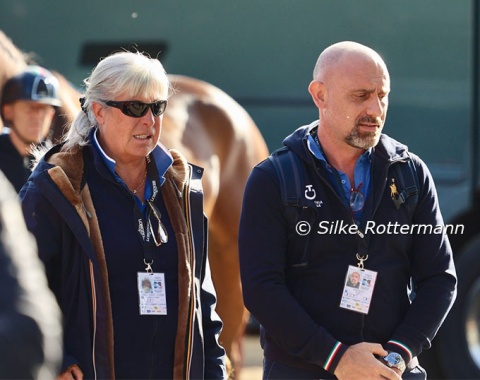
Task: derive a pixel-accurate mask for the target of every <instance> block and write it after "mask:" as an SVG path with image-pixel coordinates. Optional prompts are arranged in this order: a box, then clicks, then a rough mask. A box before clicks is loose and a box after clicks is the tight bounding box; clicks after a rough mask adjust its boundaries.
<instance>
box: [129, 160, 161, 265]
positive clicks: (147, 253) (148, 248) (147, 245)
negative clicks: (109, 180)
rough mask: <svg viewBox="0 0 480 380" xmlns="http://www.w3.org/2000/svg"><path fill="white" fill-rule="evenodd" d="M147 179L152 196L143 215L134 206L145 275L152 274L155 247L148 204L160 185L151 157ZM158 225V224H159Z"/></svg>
mask: <svg viewBox="0 0 480 380" xmlns="http://www.w3.org/2000/svg"><path fill="white" fill-rule="evenodd" d="M146 159H147V179H149V180H150V181H151V184H152V195H151V197H150V198H149V199H147V200H146V202H147V209H146V212H145V215H144V213H142V211H141V210H140V208H139V207H138V205H137V203H136V202H135V204H134V208H133V210H134V215H135V219H136V224H137V225H138V227H137V228H138V230H137V231H138V233H139V235H140V237H141V239H142V247H143V256H144V258H143V262H144V264H145V265H146V267H145V271H146V272H147V273H153V269H152V264H153V252H154V251H155V248H156V247H157V246H156V245H155V244H154V242H153V241H152V240H153V235H152V234H153V228H152V225H151V218H152V216H153V215H152V213H153V211H152V206H151V205H150V203H152V204H153V202H154V201H155V198H156V197H157V195H158V192H159V189H158V187H159V184H160V177H159V175H158V171H157V169H156V165H155V162H154V159H153V157H152V158H150V155H149V156H147V158H146ZM159 223H160V222H159Z"/></svg>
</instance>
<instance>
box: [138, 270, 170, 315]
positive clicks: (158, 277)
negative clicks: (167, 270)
mask: <svg viewBox="0 0 480 380" xmlns="http://www.w3.org/2000/svg"><path fill="white" fill-rule="evenodd" d="M137 288H138V300H139V306H140V315H167V297H166V293H165V274H164V273H148V272H138V273H137Z"/></svg>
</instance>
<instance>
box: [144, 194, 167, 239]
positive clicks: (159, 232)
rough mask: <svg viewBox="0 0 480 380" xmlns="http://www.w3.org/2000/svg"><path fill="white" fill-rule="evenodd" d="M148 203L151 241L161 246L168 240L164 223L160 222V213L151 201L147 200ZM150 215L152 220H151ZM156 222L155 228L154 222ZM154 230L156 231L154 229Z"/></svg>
mask: <svg viewBox="0 0 480 380" xmlns="http://www.w3.org/2000/svg"><path fill="white" fill-rule="evenodd" d="M147 203H148V205H149V206H150V212H149V213H148V228H149V229H150V233H151V234H152V237H153V242H154V243H155V245H156V246H157V247H159V246H161V245H162V244H165V243H167V242H168V233H167V229H166V228H165V225H164V224H163V222H162V214H161V213H160V210H159V209H158V208H157V207H156V206H155V205H154V204H153V202H152V201H150V200H147ZM152 215H153V219H154V221H153V222H152ZM155 222H156V224H157V225H156V228H154V224H155ZM155 230H156V231H155Z"/></svg>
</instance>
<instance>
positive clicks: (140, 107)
mask: <svg viewBox="0 0 480 380" xmlns="http://www.w3.org/2000/svg"><path fill="white" fill-rule="evenodd" d="M102 101H103V102H104V103H105V104H106V105H107V106H110V107H115V108H118V109H119V110H120V111H122V113H123V114H124V115H127V116H130V117H137V118H138V117H142V116H145V114H146V113H147V112H148V109H149V108H150V109H151V110H152V114H153V116H160V115H161V114H162V113H164V112H165V109H166V108H167V101H166V100H158V101H156V102H153V103H143V102H138V101H135V100H127V101H121V102H116V101H114V100H102Z"/></svg>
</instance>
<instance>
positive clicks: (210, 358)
mask: <svg viewBox="0 0 480 380" xmlns="http://www.w3.org/2000/svg"><path fill="white" fill-rule="evenodd" d="M205 220H206V219H205ZM205 230H207V229H205ZM206 241H207V240H206V239H205V243H206ZM204 252H207V244H205V249H204ZM200 297H201V305H202V325H203V333H204V350H205V373H204V378H205V379H226V378H227V375H226V364H225V350H224V349H223V347H221V346H220V344H219V342H218V338H219V336H220V332H221V330H222V322H221V320H220V317H219V316H218V314H217V312H216V311H215V306H216V304H217V297H216V295H215V288H214V286H213V282H212V276H211V272H210V264H209V261H208V256H207V255H206V254H205V255H204V262H203V263H202V273H201V295H200Z"/></svg>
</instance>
